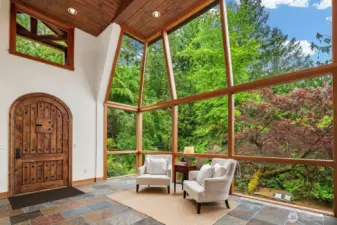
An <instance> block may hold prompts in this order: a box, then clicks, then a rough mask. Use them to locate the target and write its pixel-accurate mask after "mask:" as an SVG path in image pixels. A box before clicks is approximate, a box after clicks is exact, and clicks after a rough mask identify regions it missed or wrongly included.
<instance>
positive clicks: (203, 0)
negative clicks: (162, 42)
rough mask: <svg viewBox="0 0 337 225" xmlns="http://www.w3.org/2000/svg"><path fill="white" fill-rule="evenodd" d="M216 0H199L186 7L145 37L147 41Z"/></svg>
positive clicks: (177, 24) (157, 36)
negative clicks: (159, 28) (193, 4)
mask: <svg viewBox="0 0 337 225" xmlns="http://www.w3.org/2000/svg"><path fill="white" fill-rule="evenodd" d="M214 2H216V0H200V2H199V3H198V4H197V5H195V6H194V7H193V8H190V9H187V10H185V11H183V12H182V13H181V14H180V16H179V17H178V18H174V19H172V20H170V21H168V22H167V23H166V24H165V25H164V26H162V28H161V30H159V31H155V32H154V33H153V34H151V35H149V37H147V41H148V42H149V43H151V42H152V41H153V40H155V39H157V38H159V37H160V35H161V33H162V31H163V30H164V31H169V30H171V29H173V28H175V27H177V26H179V25H180V24H182V23H183V22H184V21H186V20H188V19H189V18H191V17H193V15H195V14H196V13H198V12H199V11H201V10H203V9H204V8H206V7H207V6H209V5H211V4H213V3H214Z"/></svg>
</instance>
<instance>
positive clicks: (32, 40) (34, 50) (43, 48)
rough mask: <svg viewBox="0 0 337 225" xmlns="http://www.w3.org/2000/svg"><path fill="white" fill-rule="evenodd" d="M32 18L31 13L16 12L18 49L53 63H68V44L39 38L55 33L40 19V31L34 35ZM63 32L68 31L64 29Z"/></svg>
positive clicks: (38, 21) (20, 51)
mask: <svg viewBox="0 0 337 225" xmlns="http://www.w3.org/2000/svg"><path fill="white" fill-rule="evenodd" d="M31 20H32V18H31V17H30V16H29V15H27V14H25V13H23V12H19V11H17V12H16V23H17V26H19V28H17V31H16V32H17V35H16V51H17V52H19V53H22V54H25V55H29V56H33V57H36V58H39V59H44V60H46V61H49V62H52V63H57V64H60V65H66V64H67V62H66V51H67V45H64V44H60V43H59V42H56V41H51V40H50V41H49V40H41V39H39V37H42V36H43V35H55V34H54V33H53V32H52V31H51V30H50V29H49V28H48V27H47V26H46V25H45V24H43V23H42V22H41V21H40V20H37V23H38V24H37V25H38V31H37V34H36V37H34V34H30V32H32V31H31ZM60 30H61V29H60ZM62 32H64V33H66V31H63V30H62ZM58 44H59V45H58Z"/></svg>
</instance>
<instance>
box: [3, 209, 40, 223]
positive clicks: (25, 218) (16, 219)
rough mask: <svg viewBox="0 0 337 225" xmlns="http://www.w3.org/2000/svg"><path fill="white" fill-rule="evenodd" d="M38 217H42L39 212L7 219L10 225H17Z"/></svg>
mask: <svg viewBox="0 0 337 225" xmlns="http://www.w3.org/2000/svg"><path fill="white" fill-rule="evenodd" d="M40 216H42V213H41V211H40V210H38V211H33V212H28V213H24V214H20V215H17V216H11V217H10V218H9V219H10V222H11V224H18V223H21V222H25V221H28V220H32V219H35V218H37V217H40Z"/></svg>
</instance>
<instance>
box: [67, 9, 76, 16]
mask: <svg viewBox="0 0 337 225" xmlns="http://www.w3.org/2000/svg"><path fill="white" fill-rule="evenodd" d="M68 13H70V14H71V15H76V14H77V10H76V9H74V8H68Z"/></svg>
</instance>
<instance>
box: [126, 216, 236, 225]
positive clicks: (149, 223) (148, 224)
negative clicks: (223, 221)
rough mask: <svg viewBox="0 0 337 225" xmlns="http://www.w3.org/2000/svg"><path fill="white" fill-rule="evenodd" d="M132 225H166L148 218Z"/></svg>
mask: <svg viewBox="0 0 337 225" xmlns="http://www.w3.org/2000/svg"><path fill="white" fill-rule="evenodd" d="M132 225H164V224H163V223H161V222H159V221H157V220H155V219H153V218H150V217H147V218H144V219H142V220H139V221H137V222H135V223H133V224H132ZM238 225H239V224H238Z"/></svg>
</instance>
